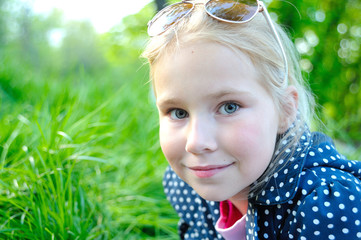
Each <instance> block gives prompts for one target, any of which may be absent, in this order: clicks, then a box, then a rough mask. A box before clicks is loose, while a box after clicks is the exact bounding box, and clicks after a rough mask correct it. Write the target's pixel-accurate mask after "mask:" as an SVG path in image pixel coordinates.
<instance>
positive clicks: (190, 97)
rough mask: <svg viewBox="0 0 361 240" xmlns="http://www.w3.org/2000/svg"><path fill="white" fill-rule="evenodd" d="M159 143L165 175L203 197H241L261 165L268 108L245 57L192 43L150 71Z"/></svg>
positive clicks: (275, 123)
mask: <svg viewBox="0 0 361 240" xmlns="http://www.w3.org/2000/svg"><path fill="white" fill-rule="evenodd" d="M154 81H155V82H154V84H155V85H154V86H155V93H156V97H157V107H158V110H159V121H160V144H161V147H162V150H163V153H164V155H165V157H166V158H167V160H168V161H169V163H170V165H171V167H172V168H173V170H174V171H175V172H176V173H177V174H178V176H179V177H181V178H182V179H183V180H184V181H186V182H187V183H188V184H189V185H190V186H192V187H193V189H194V190H195V191H196V192H197V193H198V194H200V195H201V196H202V197H203V198H205V199H208V200H214V201H222V200H226V199H232V198H234V199H236V198H237V199H238V197H242V198H244V197H246V196H247V195H246V194H247V187H248V186H249V185H250V184H251V183H253V182H254V181H255V180H257V178H259V177H260V176H261V175H262V173H263V172H264V171H265V169H266V168H267V166H268V164H269V162H270V160H271V158H272V155H273V151H274V148H275V142H276V135H277V132H278V129H279V117H278V113H277V111H276V106H275V104H274V102H273V100H272V98H271V96H270V95H269V94H268V92H267V91H266V89H265V88H264V87H263V86H262V85H261V84H260V80H259V79H258V75H257V70H256V69H255V67H254V66H253V64H252V62H251V61H250V59H249V58H248V57H246V55H243V54H241V55H239V54H235V53H234V52H233V51H232V50H230V49H229V48H227V47H225V46H223V45H220V44H217V43H211V42H193V43H188V44H186V46H183V47H181V49H179V50H178V51H176V53H172V54H168V55H166V56H163V57H162V58H161V59H160V61H159V62H157V64H156V65H155V66H154Z"/></svg>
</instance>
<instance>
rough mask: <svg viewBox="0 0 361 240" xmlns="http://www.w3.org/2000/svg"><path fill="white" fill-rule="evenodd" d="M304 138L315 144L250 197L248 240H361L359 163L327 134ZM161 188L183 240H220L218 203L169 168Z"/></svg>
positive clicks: (305, 146)
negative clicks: (345, 153) (203, 197)
mask: <svg viewBox="0 0 361 240" xmlns="http://www.w3.org/2000/svg"><path fill="white" fill-rule="evenodd" d="M305 134H307V135H308V136H310V137H311V140H310V141H303V142H302V140H301V141H300V143H301V144H300V146H301V145H302V147H300V148H298V149H297V154H294V157H292V156H290V157H289V158H288V159H289V161H283V160H280V161H279V163H276V164H279V166H278V169H277V171H275V173H274V174H273V176H272V177H270V178H269V179H266V181H267V182H265V187H264V188H263V191H261V192H260V193H259V194H257V195H254V196H249V204H248V212H247V218H246V230H247V239H274V240H280V239H341V240H353V239H361V162H357V161H349V160H347V159H345V157H343V156H342V155H340V154H339V153H338V152H337V151H336V149H335V147H334V145H333V143H332V140H331V139H330V138H328V137H327V136H325V135H324V134H322V133H312V134H310V133H309V131H306V132H305ZM304 137H305V135H304V136H303V139H304ZM163 185H164V190H165V193H166V195H167V198H168V200H169V201H170V203H171V204H172V206H173V207H174V209H175V210H176V211H177V213H178V215H179V217H180V221H179V234H180V238H181V239H222V237H221V235H220V234H218V233H217V232H216V230H215V228H214V225H215V223H216V221H217V220H218V218H219V203H217V202H212V201H206V200H204V199H202V198H201V197H200V196H199V195H198V194H197V193H196V192H195V191H194V190H193V189H192V188H191V187H190V186H189V185H188V184H187V183H185V182H183V181H182V180H181V179H180V178H179V177H178V176H177V175H176V174H175V173H174V172H173V170H172V169H171V168H170V167H168V168H167V170H166V173H165V175H164V181H163Z"/></svg>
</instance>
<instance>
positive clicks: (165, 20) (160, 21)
mask: <svg viewBox="0 0 361 240" xmlns="http://www.w3.org/2000/svg"><path fill="white" fill-rule="evenodd" d="M192 8H193V4H192V3H187V2H183V3H177V4H173V5H170V6H169V7H166V8H164V9H163V10H162V11H160V12H159V13H158V14H157V15H155V16H154V18H153V20H152V21H151V22H150V24H149V26H148V34H149V36H156V35H159V34H161V33H163V32H165V31H166V30H167V29H168V28H169V27H171V26H172V25H173V24H174V23H176V22H178V21H179V19H181V18H182V17H184V16H185V15H187V13H189V12H190V11H191V10H192Z"/></svg>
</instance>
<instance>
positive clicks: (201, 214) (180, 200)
mask: <svg viewBox="0 0 361 240" xmlns="http://www.w3.org/2000/svg"><path fill="white" fill-rule="evenodd" d="M163 187H164V192H165V194H166V195H167V199H168V201H169V202H170V203H171V205H172V206H173V208H174V209H175V210H176V211H177V213H178V216H179V217H180V220H179V222H178V232H179V236H180V239H222V237H221V236H220V235H219V234H218V233H217V232H216V230H215V228H214V225H215V223H216V221H217V220H218V218H219V203H217V202H211V201H206V200H204V199H202V198H201V197H200V196H199V195H198V194H197V193H196V192H195V191H194V190H193V189H192V188H191V187H190V186H189V185H188V184H187V183H185V182H184V181H183V180H182V179H180V178H179V177H178V176H177V175H176V173H175V172H174V171H173V170H172V169H171V168H170V167H168V168H167V170H166V172H165V174H164V178H163Z"/></svg>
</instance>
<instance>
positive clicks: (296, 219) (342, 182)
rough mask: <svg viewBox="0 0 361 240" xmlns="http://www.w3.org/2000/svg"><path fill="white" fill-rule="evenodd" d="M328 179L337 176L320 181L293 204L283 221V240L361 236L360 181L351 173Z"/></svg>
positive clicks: (354, 237)
mask: <svg viewBox="0 0 361 240" xmlns="http://www.w3.org/2000/svg"><path fill="white" fill-rule="evenodd" d="M332 178H334V179H337V178H340V179H337V180H334V181H332V182H330V183H327V184H326V183H325V182H322V183H321V185H320V186H319V187H317V188H315V189H314V190H313V191H312V192H310V193H309V194H307V195H306V196H303V198H301V200H299V201H298V202H297V203H296V206H297V207H295V208H294V210H293V211H291V213H290V216H289V217H288V218H287V220H286V222H285V229H288V232H287V233H286V232H284V234H287V235H284V236H287V238H285V239H289V238H292V239H350V240H353V239H361V189H360V188H361V184H360V180H359V179H357V178H354V177H352V176H350V178H347V177H345V176H337V177H336V175H332ZM321 180H322V179H321ZM311 182H312V181H311ZM311 182H309V183H311ZM355 183H356V184H355ZM300 194H306V191H302V190H301V191H300ZM287 225H288V226H287Z"/></svg>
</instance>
